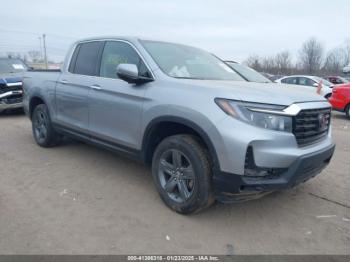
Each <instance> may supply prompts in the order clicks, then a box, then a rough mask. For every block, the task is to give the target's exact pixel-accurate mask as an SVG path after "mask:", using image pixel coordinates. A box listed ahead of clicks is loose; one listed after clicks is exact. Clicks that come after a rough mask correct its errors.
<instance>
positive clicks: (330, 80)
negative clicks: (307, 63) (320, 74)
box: [324, 76, 350, 85]
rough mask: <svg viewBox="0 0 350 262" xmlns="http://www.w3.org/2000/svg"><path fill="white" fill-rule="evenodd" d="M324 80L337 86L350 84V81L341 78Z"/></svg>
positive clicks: (327, 77)
mask: <svg viewBox="0 0 350 262" xmlns="http://www.w3.org/2000/svg"><path fill="white" fill-rule="evenodd" d="M324 79H326V80H327V81H329V82H331V83H332V84H335V85H340V84H345V83H349V82H350V81H349V80H348V79H346V78H344V77H341V76H325V77H324Z"/></svg>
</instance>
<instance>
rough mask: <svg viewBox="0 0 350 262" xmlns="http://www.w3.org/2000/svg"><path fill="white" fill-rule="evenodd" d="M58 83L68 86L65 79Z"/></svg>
mask: <svg viewBox="0 0 350 262" xmlns="http://www.w3.org/2000/svg"><path fill="white" fill-rule="evenodd" d="M60 83H61V84H64V85H66V84H68V83H69V82H68V80H66V79H62V80H61V81H60Z"/></svg>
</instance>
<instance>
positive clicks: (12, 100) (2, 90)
mask: <svg viewBox="0 0 350 262" xmlns="http://www.w3.org/2000/svg"><path fill="white" fill-rule="evenodd" d="M27 70H28V67H27V65H26V64H25V63H24V62H23V61H22V60H20V59H15V58H0V113H1V112H2V111H5V110H8V109H17V108H22V106H23V105H22V96H23V89H22V77H23V73H24V72H25V71H27Z"/></svg>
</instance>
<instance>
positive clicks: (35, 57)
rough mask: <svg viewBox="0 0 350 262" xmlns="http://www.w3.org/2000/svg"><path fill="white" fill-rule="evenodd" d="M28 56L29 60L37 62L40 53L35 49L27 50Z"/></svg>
mask: <svg viewBox="0 0 350 262" xmlns="http://www.w3.org/2000/svg"><path fill="white" fill-rule="evenodd" d="M28 56H29V58H30V60H31V61H32V62H34V63H36V62H39V61H40V60H41V53H40V51H37V50H31V51H29V52H28Z"/></svg>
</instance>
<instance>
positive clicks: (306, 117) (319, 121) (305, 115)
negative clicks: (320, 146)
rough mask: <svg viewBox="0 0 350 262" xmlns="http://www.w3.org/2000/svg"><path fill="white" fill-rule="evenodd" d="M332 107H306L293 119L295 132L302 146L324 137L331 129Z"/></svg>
mask: <svg viewBox="0 0 350 262" xmlns="http://www.w3.org/2000/svg"><path fill="white" fill-rule="evenodd" d="M330 121H331V108H322V109H305V110H302V111H300V112H299V114H298V115H296V116H295V117H294V120H293V133H294V135H295V138H296V140H297V142H298V145H300V146H306V145H308V144H312V143H314V142H317V141H319V140H322V139H324V138H325V137H326V136H327V134H328V131H329V126H330Z"/></svg>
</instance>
